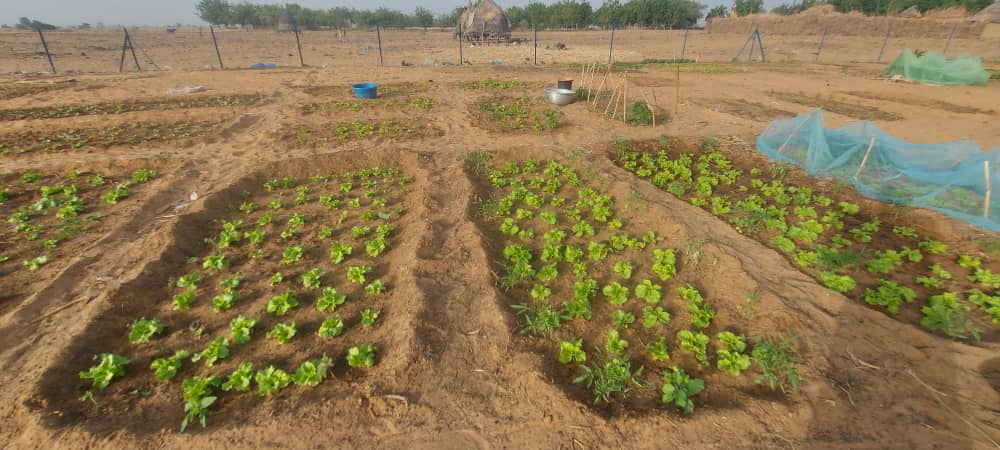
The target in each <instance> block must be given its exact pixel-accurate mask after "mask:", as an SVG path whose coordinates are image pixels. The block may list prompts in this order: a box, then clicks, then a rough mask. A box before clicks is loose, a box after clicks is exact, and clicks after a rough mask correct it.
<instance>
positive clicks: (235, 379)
mask: <svg viewBox="0 0 1000 450" xmlns="http://www.w3.org/2000/svg"><path fill="white" fill-rule="evenodd" d="M253 376H254V370H253V364H251V363H248V362H245V363H240V366H239V367H237V368H236V370H234V371H233V372H232V373H230V374H229V377H228V378H226V382H225V383H222V390H223V391H226V392H229V391H237V392H247V391H249V390H250V385H251V384H252V383H253Z"/></svg>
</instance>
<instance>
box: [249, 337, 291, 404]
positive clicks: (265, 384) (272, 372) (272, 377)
mask: <svg viewBox="0 0 1000 450" xmlns="http://www.w3.org/2000/svg"><path fill="white" fill-rule="evenodd" d="M279 325H280V324H279ZM254 381H256V382H257V395H259V396H261V397H268V396H270V395H271V394H274V393H276V392H279V391H281V390H282V389H284V388H286V387H288V385H289V384H291V383H292V377H291V376H290V375H288V373H286V372H285V371H284V370H281V369H276V368H275V367H274V366H268V367H267V368H266V369H261V370H258V371H257V374H256V375H255V376H254Z"/></svg>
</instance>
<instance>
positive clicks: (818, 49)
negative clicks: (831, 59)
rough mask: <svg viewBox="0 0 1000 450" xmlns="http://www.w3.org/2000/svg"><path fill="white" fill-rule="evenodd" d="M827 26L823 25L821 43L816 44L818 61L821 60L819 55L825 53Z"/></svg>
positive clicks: (820, 36)
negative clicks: (824, 44) (824, 42)
mask: <svg viewBox="0 0 1000 450" xmlns="http://www.w3.org/2000/svg"><path fill="white" fill-rule="evenodd" d="M826 28H827V27H823V32H822V33H820V35H819V45H817V46H816V62H819V55H820V54H822V53H823V41H825V40H826Z"/></svg>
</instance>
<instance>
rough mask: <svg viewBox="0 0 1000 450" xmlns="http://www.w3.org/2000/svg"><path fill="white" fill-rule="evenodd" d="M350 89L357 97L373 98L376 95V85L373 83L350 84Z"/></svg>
mask: <svg viewBox="0 0 1000 450" xmlns="http://www.w3.org/2000/svg"><path fill="white" fill-rule="evenodd" d="M351 89H353V90H354V96H355V97H357V98H375V97H376V96H377V95H378V85H377V84H375V83H358V84H352V85H351Z"/></svg>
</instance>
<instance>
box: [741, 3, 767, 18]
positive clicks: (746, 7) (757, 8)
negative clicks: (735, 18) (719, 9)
mask: <svg viewBox="0 0 1000 450" xmlns="http://www.w3.org/2000/svg"><path fill="white" fill-rule="evenodd" d="M733 12H735V13H736V14H737V15H740V16H746V15H749V14H754V13H760V12H764V0H736V3H734V4H733Z"/></svg>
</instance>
